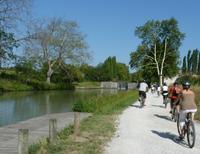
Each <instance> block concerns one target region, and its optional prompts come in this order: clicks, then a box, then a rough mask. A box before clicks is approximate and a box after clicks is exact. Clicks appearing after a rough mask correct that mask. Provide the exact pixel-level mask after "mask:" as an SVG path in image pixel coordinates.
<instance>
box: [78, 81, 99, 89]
mask: <svg viewBox="0 0 200 154" xmlns="http://www.w3.org/2000/svg"><path fill="white" fill-rule="evenodd" d="M75 88H76V89H82V88H86V89H93V88H94V89H95V88H100V82H90V81H88V82H77V83H75Z"/></svg>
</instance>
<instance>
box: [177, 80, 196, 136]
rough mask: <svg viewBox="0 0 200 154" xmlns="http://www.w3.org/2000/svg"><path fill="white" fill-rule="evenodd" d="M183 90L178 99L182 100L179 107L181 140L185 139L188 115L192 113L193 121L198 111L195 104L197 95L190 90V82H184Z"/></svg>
mask: <svg viewBox="0 0 200 154" xmlns="http://www.w3.org/2000/svg"><path fill="white" fill-rule="evenodd" d="M182 86H183V90H182V91H181V93H180V94H179V97H178V99H179V100H180V103H179V105H178V112H179V123H180V128H181V136H180V138H181V139H183V137H184V135H183V132H184V129H183V127H184V124H185V118H186V115H187V113H189V112H191V113H192V120H193V118H194V114H195V112H196V111H197V106H196V103H195V94H194V92H193V91H192V90H191V89H190V83H189V82H188V81H185V82H183V84H182Z"/></svg>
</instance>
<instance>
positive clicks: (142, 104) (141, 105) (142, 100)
mask: <svg viewBox="0 0 200 154" xmlns="http://www.w3.org/2000/svg"><path fill="white" fill-rule="evenodd" d="M139 100H140V108H142V107H143V106H144V101H145V98H144V96H143V95H140V98H139Z"/></svg>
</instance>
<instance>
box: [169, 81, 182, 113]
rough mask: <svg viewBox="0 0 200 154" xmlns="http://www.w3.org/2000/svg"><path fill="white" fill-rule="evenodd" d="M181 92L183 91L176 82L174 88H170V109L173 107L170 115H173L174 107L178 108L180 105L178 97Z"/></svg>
mask: <svg viewBox="0 0 200 154" xmlns="http://www.w3.org/2000/svg"><path fill="white" fill-rule="evenodd" d="M180 92H181V89H180V88H179V87H178V83H177V82H176V81H175V82H174V84H173V86H172V87H171V88H169V98H170V99H171V100H170V107H171V110H170V113H172V110H173V108H174V107H176V106H177V104H178V101H177V99H178V95H179V94H180Z"/></svg>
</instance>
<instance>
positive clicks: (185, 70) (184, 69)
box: [182, 56, 187, 73]
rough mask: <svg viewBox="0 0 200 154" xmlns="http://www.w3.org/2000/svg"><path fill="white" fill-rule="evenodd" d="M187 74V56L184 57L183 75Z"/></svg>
mask: <svg viewBox="0 0 200 154" xmlns="http://www.w3.org/2000/svg"><path fill="white" fill-rule="evenodd" d="M186 72H187V66H186V56H184V57H183V66H182V73H186Z"/></svg>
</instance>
